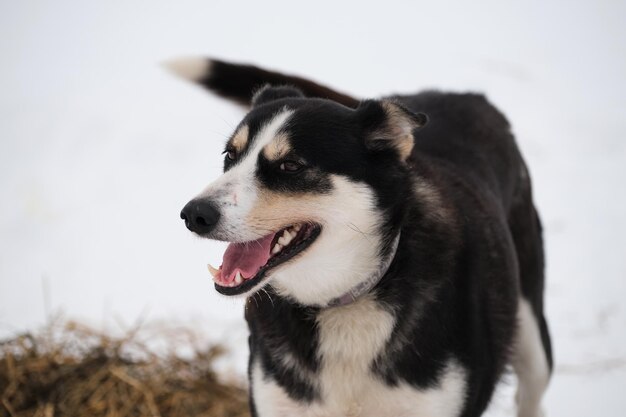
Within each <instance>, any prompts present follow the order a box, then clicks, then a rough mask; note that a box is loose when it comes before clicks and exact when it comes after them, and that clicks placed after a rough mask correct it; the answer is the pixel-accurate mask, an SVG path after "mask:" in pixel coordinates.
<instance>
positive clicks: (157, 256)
mask: <svg viewBox="0 0 626 417" xmlns="http://www.w3.org/2000/svg"><path fill="white" fill-rule="evenodd" d="M88 3H89V4H88ZM114 3H115V4H114ZM548 3H549V4H548ZM311 4H313V3H311ZM382 4H384V7H383V6H382ZM382 4H381V3H380V2H375V3H374V2H372V3H364V2H358V3H357V2H354V3H351V4H344V3H341V2H337V1H328V2H327V1H317V2H315V3H314V6H311V5H308V6H302V5H299V4H297V3H296V2H289V1H284V2H272V1H262V2H251V4H245V3H242V2H239V1H229V2H226V1H219V0H215V1H212V2H201V1H197V2H186V1H179V2H167V1H152V2H139V1H128V2H123V3H122V2H80V1H60V0H59V1H55V2H35V1H30V0H29V1H20V2H6V1H5V2H1V3H0V27H2V29H3V30H2V32H3V36H1V37H0V60H1V63H2V65H0V91H1V93H0V173H1V176H0V195H1V196H2V203H1V204H0V335H1V336H6V335H9V334H12V333H14V332H16V331H20V330H24V329H31V328H34V327H36V326H39V325H40V324H41V323H43V321H44V319H45V317H46V314H50V312H52V311H57V310H59V309H62V310H63V311H65V312H66V314H67V315H69V316H71V317H76V318H79V319H82V320H87V321H90V322H92V323H95V324H97V325H101V326H103V327H105V328H115V327H116V326H117V324H116V319H114V318H119V320H121V321H123V322H125V323H129V324H130V323H132V322H133V321H135V320H136V319H137V318H138V317H147V319H167V320H172V319H177V320H179V321H181V322H189V323H194V325H197V326H198V327H199V328H201V329H203V330H206V331H209V332H211V334H213V335H214V336H213V337H214V338H216V339H217V340H222V341H226V342H227V343H229V344H230V345H231V346H233V347H234V349H235V352H234V354H233V356H232V357H231V358H229V360H228V361H227V362H226V365H225V366H229V367H233V368H234V369H235V371H236V372H239V373H243V368H244V367H245V359H244V358H245V350H246V343H245V336H246V333H245V328H244V324H243V319H242V307H241V303H240V302H238V301H232V300H225V299H222V298H220V297H218V296H217V295H216V294H215V293H214V291H213V290H212V285H211V282H210V280H209V276H208V274H207V272H206V269H205V264H206V262H208V261H213V262H215V263H218V260H219V259H220V254H221V250H222V245H220V244H217V243H211V242H206V241H200V240H198V239H194V238H193V237H192V236H191V234H190V233H188V232H187V231H186V230H185V228H184V227H183V224H182V221H180V219H179V218H178V212H179V210H180V209H181V208H182V206H183V204H184V203H185V202H186V201H187V200H188V199H189V198H190V197H191V196H193V195H194V194H195V193H196V192H197V191H199V190H200V189H201V188H202V186H203V185H204V184H206V183H207V182H208V181H210V180H211V179H212V178H215V177H216V176H217V175H218V173H219V171H220V166H221V157H220V156H219V153H220V151H221V149H222V146H223V141H224V138H225V136H226V135H228V134H229V133H230V131H231V129H232V128H233V126H235V125H236V124H237V123H238V121H239V118H240V117H241V116H242V111H241V110H240V109H238V108H236V107H234V106H232V105H230V104H226V103H225V102H223V101H220V100H218V99H216V98H214V97H211V96H209V95H207V94H205V93H204V92H203V91H201V90H200V89H196V88H194V87H192V86H189V85H186V84H184V83H182V82H179V81H177V80H175V79H174V78H172V77H170V76H169V75H168V74H166V73H165V72H164V71H163V70H162V69H161V68H160V67H159V66H158V65H157V63H158V62H159V61H161V60H164V59H167V58H171V57H175V56H180V55H205V54H210V55H213V56H216V57H222V58H226V59H233V60H238V61H250V62H255V63H258V64H261V65H265V66H268V67H271V68H277V69H282V70H285V71H289V72H293V73H299V74H302V75H307V76H311V77H313V78H315V79H318V80H320V81H323V82H325V83H328V84H330V85H333V86H336V87H340V88H341V89H343V90H345V91H348V92H351V93H354V94H357V95H360V96H362V97H367V96H376V95H380V94H385V93H390V92H410V91H415V90H418V89H422V88H431V87H436V88H440V89H450V90H475V91H482V92H485V93H487V94H488V96H489V97H490V98H491V100H492V101H493V102H495V103H496V104H497V105H498V106H499V107H500V108H501V109H503V110H504V112H505V113H506V114H507V115H508V117H509V119H510V120H511V122H512V123H513V125H514V128H515V132H516V133H517V136H518V138H519V142H520V146H521V147H522V150H523V152H524V153H525V155H526V158H527V160H528V162H529V165H530V168H531V171H532V174H533V177H534V180H535V191H536V201H537V204H538V206H539V208H540V211H541V213H542V215H543V219H544V223H545V228H546V239H547V252H548V288H547V310H548V318H549V321H550V324H551V328H552V333H553V337H554V344H555V350H556V360H557V368H556V374H555V377H554V379H553V382H552V385H551V387H550V390H549V393H548V396H547V399H546V408H547V411H548V415H552V416H590V415H602V416H604V417H613V416H615V417H617V416H622V415H623V414H624V410H625V409H626V396H624V386H625V384H626V347H625V346H626V331H625V330H626V306H625V305H624V303H622V299H623V297H624V296H625V295H626V238H625V237H624V236H626V220H624V218H623V215H624V213H626V192H625V191H624V189H625V188H624V185H623V183H624V180H626V140H625V139H624V137H623V136H624V133H625V132H626V76H625V75H624V74H626V48H625V47H624V45H625V44H626V26H624V24H623V19H624V16H626V3H624V2H612V1H602V2H592V1H589V2H576V1H565V0H561V1H554V2H542V1H530V2H528V1H527V2H523V3H521V2H520V3H519V5H517V6H511V5H509V4H508V2H498V1H480V2H463V1H460V0H459V1H457V2H454V3H444V2H429V3H428V4H426V3H424V4H419V3H418V2H400V1H386V2H384V3H382ZM511 381H512V378H509V384H508V385H507V384H505V385H504V386H503V389H502V390H501V394H500V395H499V396H498V398H497V399H496V401H495V403H494V405H493V407H492V409H491V411H490V415H491V416H492V417H495V416H505V415H513V414H512V411H511V410H512V409H511V401H512V400H511V385H512V383H511Z"/></svg>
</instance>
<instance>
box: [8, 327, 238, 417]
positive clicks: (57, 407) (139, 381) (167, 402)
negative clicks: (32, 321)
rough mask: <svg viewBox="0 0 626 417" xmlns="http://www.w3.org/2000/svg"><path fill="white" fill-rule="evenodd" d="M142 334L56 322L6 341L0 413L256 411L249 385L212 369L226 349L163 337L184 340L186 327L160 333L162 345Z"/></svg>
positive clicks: (177, 416) (62, 416)
mask: <svg viewBox="0 0 626 417" xmlns="http://www.w3.org/2000/svg"><path fill="white" fill-rule="evenodd" d="M140 333H141V332H139V331H138V329H135V330H133V331H130V332H128V334H125V335H124V336H123V337H111V336H107V335H105V334H103V333H100V332H96V331H94V330H92V329H90V328H88V327H85V326H82V325H79V324H77V323H72V322H69V323H65V324H54V323H53V324H51V325H49V326H48V327H47V328H46V330H45V331H43V332H41V333H38V334H37V335H33V334H25V335H21V336H19V337H16V338H13V339H11V340H7V341H4V342H1V343H0V417H100V416H102V417H131V416H132V417H144V416H145V417H218V416H219V417H222V416H224V417H240V416H249V414H248V411H247V400H246V399H247V394H246V391H245V389H244V388H243V387H242V386H241V385H240V384H237V383H225V382H221V381H220V380H219V379H218V378H217V375H216V373H215V371H214V369H213V364H214V360H215V358H216V357H218V356H219V355H220V354H221V353H222V349H221V348H220V347H217V346H212V347H209V348H204V349H198V348H196V347H195V346H194V345H193V343H188V344H187V345H186V346H185V349H186V350H187V353H186V354H184V355H181V354H180V353H178V352H177V349H169V351H168V348H167V346H166V349H163V343H162V342H163V341H165V344H166V345H167V344H170V343H172V342H173V343H174V344H179V345H180V341H181V337H180V331H179V330H177V331H176V332H175V334H174V333H172V334H168V333H167V332H166V333H165V334H164V333H163V332H161V333H160V335H159V338H160V339H159V340H160V342H158V343H157V344H159V343H161V346H158V348H155V346H153V345H154V343H152V342H154V341H155V340H156V339H155V338H152V337H149V336H148V337H145V335H143V336H141V337H140V336H139V334H140ZM191 335H192V333H191V332H183V336H184V337H183V338H182V339H185V338H186V339H187V340H192V339H193V337H192V336H191ZM149 345H150V346H151V347H148V346H149ZM179 347H180V346H178V348H179ZM159 350H160V351H163V350H166V351H168V352H167V353H165V354H163V353H162V352H161V353H160V354H157V353H155V352H156V351H159ZM179 350H180V349H178V351H179Z"/></svg>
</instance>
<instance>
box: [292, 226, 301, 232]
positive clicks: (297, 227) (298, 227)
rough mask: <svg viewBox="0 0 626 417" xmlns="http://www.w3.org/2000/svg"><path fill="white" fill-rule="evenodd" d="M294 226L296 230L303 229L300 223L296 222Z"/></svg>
mask: <svg viewBox="0 0 626 417" xmlns="http://www.w3.org/2000/svg"><path fill="white" fill-rule="evenodd" d="M293 228H294V229H296V232H299V231H300V229H302V226H301V225H299V224H296V225H295V226H294V227H293Z"/></svg>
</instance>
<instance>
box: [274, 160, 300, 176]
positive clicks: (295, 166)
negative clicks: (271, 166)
mask: <svg viewBox="0 0 626 417" xmlns="http://www.w3.org/2000/svg"><path fill="white" fill-rule="evenodd" d="M279 168H280V171H281V172H287V173H289V174H294V173H296V172H300V171H301V170H302V168H304V164H302V163H300V162H297V161H283V162H281V163H280V166H279Z"/></svg>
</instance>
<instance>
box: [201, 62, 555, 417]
mask: <svg viewBox="0 0 626 417" xmlns="http://www.w3.org/2000/svg"><path fill="white" fill-rule="evenodd" d="M216 63H217V66H215V65H216ZM213 68H214V70H215V68H217V72H216V73H214V74H211V76H210V77H209V78H210V80H209V81H205V84H207V85H209V87H210V88H211V89H213V90H214V91H217V92H219V93H220V94H222V95H225V96H228V97H231V98H232V97H234V98H235V99H237V100H238V101H240V102H244V103H247V104H249V103H250V101H251V98H250V97H252V91H253V90H254V88H255V87H256V86H258V85H259V84H266V83H270V84H271V83H276V84H291V85H295V86H297V87H300V88H302V86H303V84H302V82H303V81H302V79H296V78H292V77H282V76H280V77H278V78H276V77H274V75H272V76H268V75H267V74H270V73H267V72H264V71H263V70H259V69H257V68H254V67H240V66H233V65H230V64H225V63H221V62H217V61H214V67H213ZM271 74H274V73H271ZM294 80H297V82H294ZM235 81H237V82H235ZM305 81H306V80H305ZM305 85H308V84H305ZM307 88H308V87H305V88H303V91H304V95H305V96H307V97H310V96H311V95H314V96H315V97H319V96H323V97H331V98H333V97H334V98H336V97H338V96H337V95H334V94H326V93H323V94H319V93H318V92H316V93H315V94H312V93H311V91H312V90H310V89H307ZM340 96H341V95H340ZM246 97H248V98H246ZM389 99H390V100H393V101H394V102H397V103H399V104H400V105H401V106H403V108H406V109H408V110H407V114H408V115H409V116H410V117H413V116H411V115H413V114H422V113H424V114H426V115H428V118H429V122H428V123H427V124H426V125H425V126H424V127H423V128H421V129H416V130H415V131H414V137H415V147H414V149H413V152H412V154H411V156H410V158H409V159H408V160H407V161H406V163H403V162H400V161H399V160H398V154H397V152H396V150H394V148H393V147H392V146H380V147H374V148H372V147H371V146H368V144H367V143H366V141H364V139H363V138H364V137H367V135H368V132H375V131H376V130H377V129H378V128H380V126H381V125H383V124H384V123H386V121H387V120H386V116H385V113H384V112H383V111H381V109H382V107H381V106H382V105H381V102H380V101H368V102H365V103H363V104H362V105H361V106H360V107H358V108H357V106H356V105H355V103H354V102H353V101H352V100H347V101H346V100H345V99H337V100H336V101H337V102H334V101H329V100H324V99H319V98H302V97H298V94H297V92H294V90H293V88H288V89H280V90H273V89H272V88H269V89H265V90H263V91H262V92H261V93H260V94H259V95H258V96H257V99H256V103H255V108H254V110H253V111H252V112H251V113H250V114H249V115H248V116H247V117H246V119H245V120H244V122H245V123H247V124H248V125H249V126H250V128H251V129H253V128H255V126H258V125H260V124H261V123H262V121H263V120H267V119H268V118H269V117H270V115H272V114H275V113H276V112H277V111H278V110H280V109H281V108H284V107H285V106H286V107H288V108H290V109H295V113H294V115H293V117H292V118H291V119H290V121H289V124H288V126H287V127H286V130H287V131H288V133H289V137H290V138H291V143H292V146H293V147H294V152H295V153H296V154H298V155H299V156H301V157H303V158H304V159H305V160H307V161H308V162H309V164H310V166H309V167H308V169H310V170H311V171H310V172H312V174H311V178H312V179H313V180H314V181H313V180H312V181H309V182H307V181H306V180H303V179H297V178H296V177H293V178H282V179H281V180H280V181H278V182H275V183H272V181H273V180H272V178H273V177H274V175H273V174H268V175H266V177H264V176H263V173H262V172H261V173H260V176H259V177H260V178H262V179H263V178H265V179H263V181H264V183H265V184H266V186H268V187H270V188H272V187H273V188H275V189H281V187H282V189H285V190H286V191H289V192H293V191H294V190H300V191H303V192H306V190H310V189H314V190H315V191H316V192H324V190H325V189H327V187H328V186H329V185H328V183H326V182H325V181H324V178H325V176H326V175H329V174H331V173H336V174H341V175H344V176H347V177H349V178H351V179H354V180H355V181H360V182H364V183H366V184H368V185H369V186H370V187H371V188H372V189H374V190H375V191H376V195H377V197H378V206H379V208H381V209H382V210H383V212H384V213H386V218H385V221H384V222H383V224H382V225H381V228H382V231H383V232H384V235H385V236H386V237H387V238H391V237H392V236H395V234H396V232H397V231H399V230H401V238H400V243H399V246H398V250H397V252H396V255H395V257H394V259H393V261H392V263H391V266H390V267H389V270H388V272H387V273H386V275H385V276H384V277H383V279H382V280H381V281H380V282H379V283H378V284H377V286H376V287H375V288H374V290H373V293H374V294H375V295H376V298H377V300H378V301H379V302H380V304H381V305H382V306H383V307H384V308H386V309H388V310H389V312H390V313H391V314H393V316H394V317H396V323H395V328H394V330H393V334H392V336H391V339H390V340H389V342H388V344H387V346H386V348H385V351H384V353H383V354H381V356H380V357H379V358H378V359H377V360H376V361H375V362H374V363H372V364H371V367H372V369H373V370H374V371H375V372H376V373H377V374H378V375H379V376H380V377H381V378H382V379H383V380H384V381H386V382H387V383H388V384H389V385H397V384H399V383H400V382H405V383H408V384H411V385H413V386H415V387H419V388H426V387H433V386H435V385H436V384H437V383H438V378H439V376H440V375H441V372H442V370H443V366H444V365H445V363H446V360H447V359H449V358H456V359H457V360H458V361H459V362H460V363H461V364H462V365H463V366H464V368H465V369H467V371H468V381H467V386H468V390H469V391H468V393H467V397H466V401H465V404H464V406H463V411H462V413H461V416H463V417H471V416H479V415H481V414H482V412H483V411H484V410H485V408H486V407H487V405H488V403H489V400H490V398H491V396H492V393H493V390H494V388H495V385H496V383H497V381H498V379H499V378H500V376H501V375H502V373H503V371H504V369H505V366H506V364H507V363H508V361H509V356H510V349H511V345H512V342H513V337H514V334H515V330H516V311H517V300H518V298H519V295H520V293H521V295H523V297H524V298H526V299H527V300H529V301H530V303H531V306H532V308H533V312H534V314H535V315H536V317H537V319H538V322H539V323H540V327H541V329H540V330H541V335H542V340H543V344H544V348H545V351H546V354H547V357H548V359H549V362H550V365H551V364H552V354H551V347H550V338H549V334H548V330H547V325H546V321H545V319H544V317H543V285H544V276H543V247H542V238H541V226H540V222H539V218H538V215H537V211H536V210H535V208H534V206H533V203H532V195H531V186H530V179H529V176H528V171H527V168H526V166H525V164H524V162H523V160H522V157H521V154H520V152H519V150H518V148H517V146H516V144H515V141H514V138H513V135H512V134H511V131H510V126H509V123H508V122H507V120H506V119H505V118H504V116H503V115H502V114H501V113H500V112H499V111H498V110H496V109H495V108H494V107H493V106H492V105H491V104H489V102H488V101H487V100H486V99H485V98H484V97H483V96H481V95H477V94H450V93H440V92H435V91H431V92H424V93H420V94H416V95H411V96H393V97H390V98H389ZM338 103H341V104H338ZM343 104H347V105H348V107H346V106H344V105H343ZM355 108H356V109H355ZM417 117H419V119H420V121H421V122H425V119H424V118H422V117H421V116H417ZM422 124H423V123H422ZM250 137H252V135H250ZM259 169H261V170H263V169H271V168H270V167H268V166H265V165H264V164H263V161H261V163H260V168H259ZM420 184H429V185H430V186H432V187H434V188H435V189H436V190H437V192H438V193H439V196H440V199H439V201H437V202H436V203H433V202H432V201H428V198H423V199H421V198H420V194H419V193H415V192H414V191H413V190H414V189H415V187H416V186H417V187H419V186H420ZM433 210H436V212H435V211H433ZM385 248H386V246H385V247H383V248H381V250H382V251H384V250H386V249H385ZM266 289H267V293H263V292H261V293H258V294H256V295H255V296H254V297H253V298H250V299H249V300H248V302H247V304H246V320H247V321H248V324H249V327H250V333H251V336H250V350H251V361H252V360H253V359H254V360H260V362H261V364H262V368H263V370H264V372H265V374H266V375H267V376H268V377H271V378H273V379H274V380H275V381H276V382H277V383H278V384H279V385H280V386H281V387H283V388H284V389H285V390H286V391H287V392H288V393H289V395H290V396H291V397H292V398H294V399H296V400H299V401H303V402H310V401H315V400H316V399H318V398H319V393H318V392H317V391H316V388H315V387H314V386H311V385H309V384H308V383H307V382H306V381H304V380H302V379H301V378H300V377H299V376H298V375H297V374H295V373H293V372H291V371H290V370H289V369H287V368H285V367H284V366H282V365H281V364H280V363H279V361H277V360H276V357H277V355H280V354H281V353H284V352H289V353H290V354H291V355H293V356H294V357H295V358H296V359H297V360H298V361H299V363H300V364H302V365H303V366H305V367H306V369H307V371H309V372H311V373H313V374H315V373H316V372H317V371H318V369H319V366H320V364H319V362H318V356H317V355H316V349H317V346H318V333H317V329H316V324H315V323H316V322H315V317H316V315H317V314H318V313H319V311H320V310H319V308H317V307H307V306H301V305H299V304H297V303H295V302H294V301H292V300H289V299H285V298H282V297H280V296H278V295H277V294H276V293H275V292H274V291H273V290H272V288H271V286H268V287H267V288H266ZM417 318H419V319H417ZM252 413H253V415H256V412H255V408H254V403H253V404H252Z"/></svg>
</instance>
